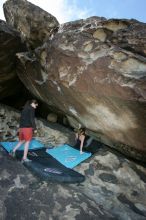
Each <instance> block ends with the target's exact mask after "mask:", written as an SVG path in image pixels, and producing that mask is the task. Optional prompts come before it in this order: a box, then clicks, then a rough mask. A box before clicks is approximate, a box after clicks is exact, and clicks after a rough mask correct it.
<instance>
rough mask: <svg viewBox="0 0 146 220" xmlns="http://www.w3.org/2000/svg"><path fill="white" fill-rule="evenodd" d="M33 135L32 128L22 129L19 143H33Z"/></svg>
mask: <svg viewBox="0 0 146 220" xmlns="http://www.w3.org/2000/svg"><path fill="white" fill-rule="evenodd" d="M32 135H33V130H32V128H20V131H19V141H31V139H32Z"/></svg>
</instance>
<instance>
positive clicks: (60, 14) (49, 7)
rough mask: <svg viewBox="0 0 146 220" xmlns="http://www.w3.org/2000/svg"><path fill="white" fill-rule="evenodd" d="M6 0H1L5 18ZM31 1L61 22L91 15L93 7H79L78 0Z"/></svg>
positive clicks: (0, 6)
mask: <svg viewBox="0 0 146 220" xmlns="http://www.w3.org/2000/svg"><path fill="white" fill-rule="evenodd" d="M5 1H6V0H0V19H2V20H5V19H4V15H3V3H4V2H5ZM29 2H31V3H33V4H35V5H37V6H39V7H40V8H42V9H43V10H45V11H47V12H49V13H50V14H52V15H53V16H55V17H56V18H57V20H58V21H59V23H65V22H68V21H72V20H77V19H82V18H87V17H90V14H91V9H88V8H87V7H86V6H85V7H84V8H79V7H78V6H77V0H72V1H70V0H29Z"/></svg>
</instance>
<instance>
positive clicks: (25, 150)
mask: <svg viewBox="0 0 146 220" xmlns="http://www.w3.org/2000/svg"><path fill="white" fill-rule="evenodd" d="M29 144H30V141H26V142H25V145H24V154H23V160H26V158H27V154H28V148H29Z"/></svg>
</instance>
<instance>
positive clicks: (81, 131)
mask: <svg viewBox="0 0 146 220" xmlns="http://www.w3.org/2000/svg"><path fill="white" fill-rule="evenodd" d="M85 132H86V128H79V130H78V134H84V135H85Z"/></svg>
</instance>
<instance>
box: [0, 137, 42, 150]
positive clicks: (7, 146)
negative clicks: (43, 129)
mask: <svg viewBox="0 0 146 220" xmlns="http://www.w3.org/2000/svg"><path fill="white" fill-rule="evenodd" d="M17 143H18V141H15V142H0V144H1V146H2V147H3V148H5V150H6V151H7V152H8V153H9V152H10V151H11V150H13V148H14V147H15V146H16V145H17ZM43 147H44V144H42V143H41V142H39V141H37V140H35V139H33V140H32V141H31V142H30V145H29V150H35V149H40V148H43ZM18 150H24V144H23V145H22V146H21V147H20V148H19V149H18Z"/></svg>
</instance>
